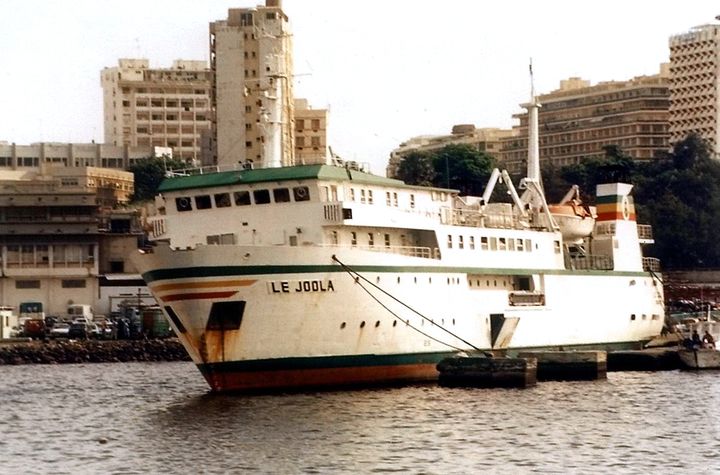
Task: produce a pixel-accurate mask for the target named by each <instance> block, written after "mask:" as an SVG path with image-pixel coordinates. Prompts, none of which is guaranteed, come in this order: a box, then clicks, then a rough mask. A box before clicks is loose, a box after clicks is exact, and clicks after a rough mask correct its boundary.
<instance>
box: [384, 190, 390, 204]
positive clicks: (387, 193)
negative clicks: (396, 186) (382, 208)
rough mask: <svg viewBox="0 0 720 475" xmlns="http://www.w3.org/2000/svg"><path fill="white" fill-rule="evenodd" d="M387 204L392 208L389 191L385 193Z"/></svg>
mask: <svg viewBox="0 0 720 475" xmlns="http://www.w3.org/2000/svg"><path fill="white" fill-rule="evenodd" d="M385 204H386V205H387V206H390V192H389V191H386V192H385Z"/></svg>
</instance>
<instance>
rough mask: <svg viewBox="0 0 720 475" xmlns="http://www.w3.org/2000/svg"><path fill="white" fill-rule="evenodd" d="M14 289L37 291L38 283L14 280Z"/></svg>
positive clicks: (35, 281)
mask: <svg viewBox="0 0 720 475" xmlns="http://www.w3.org/2000/svg"><path fill="white" fill-rule="evenodd" d="M15 288H16V289H39V288H40V281H39V280H16V281H15Z"/></svg>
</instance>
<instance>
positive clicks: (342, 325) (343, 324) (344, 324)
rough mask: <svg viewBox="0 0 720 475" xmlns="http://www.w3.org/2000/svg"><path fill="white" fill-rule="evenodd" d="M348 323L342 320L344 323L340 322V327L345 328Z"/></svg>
mask: <svg viewBox="0 0 720 475" xmlns="http://www.w3.org/2000/svg"><path fill="white" fill-rule="evenodd" d="M346 325H347V324H346V323H345V322H342V323H341V324H340V329H341V330H342V329H343V328H345V326H346Z"/></svg>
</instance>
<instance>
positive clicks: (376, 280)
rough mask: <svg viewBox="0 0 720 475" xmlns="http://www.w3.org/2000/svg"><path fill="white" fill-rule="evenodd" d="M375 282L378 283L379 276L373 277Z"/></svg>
mask: <svg viewBox="0 0 720 475" xmlns="http://www.w3.org/2000/svg"><path fill="white" fill-rule="evenodd" d="M375 282H376V283H378V284H379V283H380V276H377V277H375Z"/></svg>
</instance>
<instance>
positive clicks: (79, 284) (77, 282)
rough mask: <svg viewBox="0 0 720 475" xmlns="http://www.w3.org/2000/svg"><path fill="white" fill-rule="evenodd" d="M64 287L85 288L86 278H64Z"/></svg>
mask: <svg viewBox="0 0 720 475" xmlns="http://www.w3.org/2000/svg"><path fill="white" fill-rule="evenodd" d="M62 288H63V289H84V288H85V280H83V279H63V281H62Z"/></svg>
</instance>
